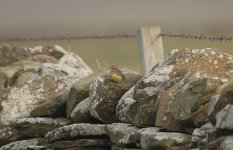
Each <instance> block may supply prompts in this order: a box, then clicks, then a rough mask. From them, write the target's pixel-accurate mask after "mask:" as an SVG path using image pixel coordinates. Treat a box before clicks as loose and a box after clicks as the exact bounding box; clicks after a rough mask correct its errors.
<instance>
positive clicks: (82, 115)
mask: <svg viewBox="0 0 233 150" xmlns="http://www.w3.org/2000/svg"><path fill="white" fill-rule="evenodd" d="M90 104H91V100H90V98H89V97H88V98H86V99H84V100H83V101H81V102H80V103H79V104H78V105H77V106H76V107H75V108H74V110H73V111H72V113H71V120H72V121H74V122H76V123H84V122H89V123H90V122H93V121H95V120H96V119H95V118H93V117H92V116H91V113H90Z"/></svg>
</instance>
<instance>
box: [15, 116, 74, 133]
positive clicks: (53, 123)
mask: <svg viewBox="0 0 233 150" xmlns="http://www.w3.org/2000/svg"><path fill="white" fill-rule="evenodd" d="M68 124H71V121H70V120H68V119H65V118H54V119H53V118H24V119H18V120H17V121H16V122H15V123H14V126H15V128H16V130H17V132H18V134H20V135H22V136H26V137H44V136H45V134H46V133H47V132H49V131H52V130H53V129H55V128H58V127H61V126H64V125H68Z"/></svg>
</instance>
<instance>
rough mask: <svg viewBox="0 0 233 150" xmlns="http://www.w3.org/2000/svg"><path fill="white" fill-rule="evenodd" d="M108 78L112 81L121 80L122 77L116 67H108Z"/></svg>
mask: <svg viewBox="0 0 233 150" xmlns="http://www.w3.org/2000/svg"><path fill="white" fill-rule="evenodd" d="M110 69H111V70H110V78H111V80H112V81H114V82H121V81H122V80H123V79H124V76H123V74H122V72H121V71H120V70H119V69H118V68H117V67H116V66H112V67H110Z"/></svg>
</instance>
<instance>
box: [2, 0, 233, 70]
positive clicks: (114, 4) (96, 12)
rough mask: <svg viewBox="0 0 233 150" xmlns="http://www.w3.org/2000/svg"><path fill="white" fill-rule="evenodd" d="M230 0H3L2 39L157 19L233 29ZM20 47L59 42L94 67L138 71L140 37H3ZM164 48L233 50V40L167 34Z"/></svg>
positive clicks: (181, 29)
mask: <svg viewBox="0 0 233 150" xmlns="http://www.w3.org/2000/svg"><path fill="white" fill-rule="evenodd" d="M232 7H233V1H231V0H221V1H219V0H195V1H191V0H176V1H171V0H0V39H10V38H21V37H22V38H30V37H41V36H46V37H56V36H69V35H99V34H117V33H136V30H137V29H139V28H140V27H142V26H153V25H159V26H160V27H161V29H162V32H165V33H195V34H203V35H233V19H232V18H233V12H232ZM2 44H10V45H13V46H19V47H32V46H37V45H60V46H62V47H64V48H65V49H68V50H71V51H74V52H76V53H77V54H78V55H80V56H81V57H82V58H83V59H84V61H85V62H86V63H87V64H88V65H90V66H91V67H92V68H93V69H94V70H97V69H98V65H97V62H99V63H100V64H101V66H103V67H106V66H111V65H117V66H125V67H128V68H131V69H134V70H136V71H140V56H139V48H138V44H137V39H136V38H120V39H96V40H93V39H92V40H90V39H89V40H49V41H47V40H40V41H23V42H9V41H8V42H6V41H4V42H0V45H2ZM163 46H164V50H165V51H166V52H168V51H170V50H171V49H176V48H178V49H182V48H187V47H188V48H206V47H213V48H218V49H220V50H222V51H224V52H227V53H230V54H233V51H232V49H233V42H230V41H228V42H226V41H208V40H196V39H183V38H169V37H164V38H163Z"/></svg>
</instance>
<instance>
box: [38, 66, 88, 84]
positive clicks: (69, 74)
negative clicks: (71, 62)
mask: <svg viewBox="0 0 233 150" xmlns="http://www.w3.org/2000/svg"><path fill="white" fill-rule="evenodd" d="M91 73H92V70H87V69H86V68H72V67H69V66H66V65H64V64H51V63H43V64H42V65H41V68H40V76H45V75H51V76H54V77H57V78H58V79H59V80H62V81H63V82H65V83H66V84H67V85H68V86H69V87H71V85H72V84H73V83H74V82H75V81H78V80H79V79H81V78H84V77H86V76H88V75H90V74H91Z"/></svg>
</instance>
